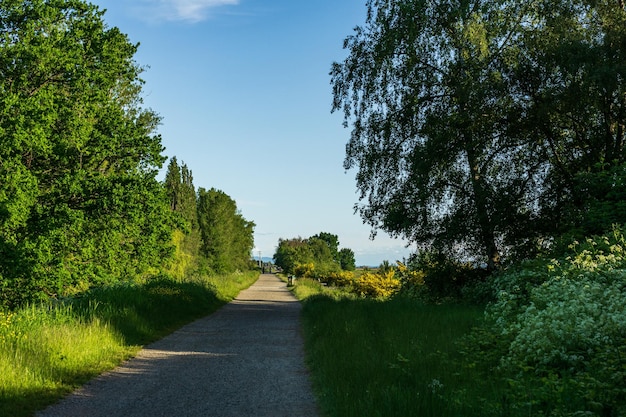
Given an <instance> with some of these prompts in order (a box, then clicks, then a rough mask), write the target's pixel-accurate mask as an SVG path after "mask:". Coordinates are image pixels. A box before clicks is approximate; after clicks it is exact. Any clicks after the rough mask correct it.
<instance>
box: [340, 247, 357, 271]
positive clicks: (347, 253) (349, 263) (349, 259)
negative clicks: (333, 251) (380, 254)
mask: <svg viewBox="0 0 626 417" xmlns="http://www.w3.org/2000/svg"><path fill="white" fill-rule="evenodd" d="M338 258H339V265H341V269H343V270H344V271H354V270H355V269H356V260H355V259H354V251H353V250H352V249H348V248H342V249H341V250H340V251H339V256H338Z"/></svg>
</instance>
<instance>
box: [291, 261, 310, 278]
mask: <svg viewBox="0 0 626 417" xmlns="http://www.w3.org/2000/svg"><path fill="white" fill-rule="evenodd" d="M314 271H315V265H314V264H313V263H312V262H309V263H306V264H296V266H295V268H294V270H293V272H294V274H296V276H297V277H298V278H313V274H314Z"/></svg>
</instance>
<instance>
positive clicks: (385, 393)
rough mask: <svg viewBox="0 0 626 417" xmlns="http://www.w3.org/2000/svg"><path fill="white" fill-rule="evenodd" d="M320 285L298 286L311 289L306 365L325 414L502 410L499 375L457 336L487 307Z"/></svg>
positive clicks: (455, 413) (306, 310)
mask: <svg viewBox="0 0 626 417" xmlns="http://www.w3.org/2000/svg"><path fill="white" fill-rule="evenodd" d="M300 285H302V286H303V288H300V289H298V286H300ZM317 289H318V290H320V291H319V292H318V294H317V295H315V284H312V283H309V282H302V281H300V282H298V284H297V285H296V288H294V293H296V294H297V295H298V296H299V297H300V295H301V294H305V295H306V296H305V297H300V298H301V299H303V298H304V308H303V312H302V322H303V326H304V334H305V346H306V355H307V365H308V367H309V369H310V371H311V374H312V379H313V385H314V389H315V391H316V394H317V397H318V400H319V402H320V406H321V408H322V411H323V414H324V415H325V416H342V417H343V416H359V417H366V416H420V417H422V416H423V417H427V416H433V417H434V416H437V417H444V416H455V417H459V416H481V417H483V416H489V415H500V413H501V410H502V408H501V404H499V401H500V399H499V396H500V395H501V393H500V391H499V387H498V386H497V385H498V383H496V382H493V381H495V380H496V379H495V378H494V379H493V380H490V379H489V378H488V377H486V376H485V372H484V371H481V370H480V369H478V367H477V366H476V364H475V363H474V362H472V361H471V358H470V357H467V356H466V355H465V354H464V353H463V351H464V345H463V343H460V342H461V341H463V340H464V337H465V336H466V335H467V334H468V333H469V332H470V331H471V330H472V328H474V327H475V326H478V325H479V324H480V323H481V321H482V318H483V309H482V308H480V307H475V306H466V305H455V304H448V305H434V304H423V303H420V302H417V301H415V300H409V299H392V300H390V301H386V302H380V301H374V300H366V299H356V298H354V297H342V296H341V295H340V294H339V293H337V292H334V293H332V294H331V295H329V294H328V291H332V290H328V289H325V288H323V287H320V288H317ZM465 343H467V342H465Z"/></svg>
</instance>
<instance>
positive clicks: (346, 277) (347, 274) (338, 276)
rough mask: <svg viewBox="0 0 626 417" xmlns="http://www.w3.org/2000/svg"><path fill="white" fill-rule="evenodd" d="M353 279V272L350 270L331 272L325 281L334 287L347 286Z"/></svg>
mask: <svg viewBox="0 0 626 417" xmlns="http://www.w3.org/2000/svg"><path fill="white" fill-rule="evenodd" d="M353 281H354V273H353V272H351V271H341V272H331V273H330V274H329V275H328V277H327V278H326V279H325V282H326V283H328V284H329V285H334V286H335V287H349V286H350V285H352V283H353Z"/></svg>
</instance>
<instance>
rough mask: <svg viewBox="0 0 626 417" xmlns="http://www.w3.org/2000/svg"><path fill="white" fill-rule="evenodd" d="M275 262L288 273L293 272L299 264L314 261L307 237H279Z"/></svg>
mask: <svg viewBox="0 0 626 417" xmlns="http://www.w3.org/2000/svg"><path fill="white" fill-rule="evenodd" d="M274 262H275V263H276V265H277V266H279V267H280V268H282V269H283V270H284V271H285V272H286V273H288V274H293V273H294V272H295V268H296V266H297V265H298V264H305V263H309V262H313V254H312V253H311V250H310V248H309V245H308V242H307V240H306V239H302V238H301V237H297V238H293V239H282V238H281V239H278V247H277V248H276V253H274Z"/></svg>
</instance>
